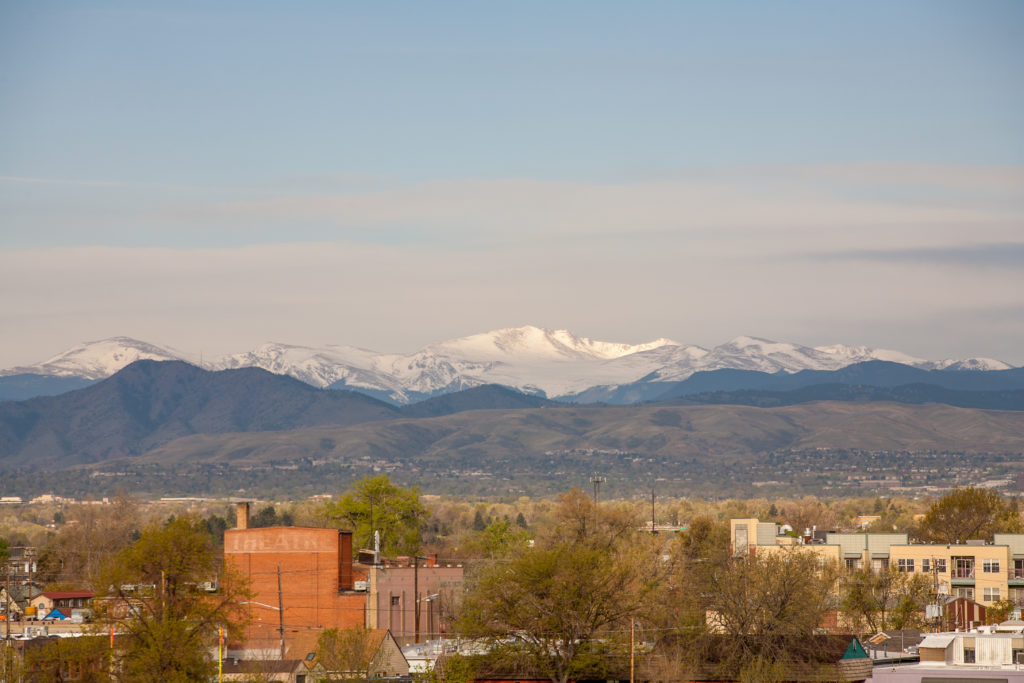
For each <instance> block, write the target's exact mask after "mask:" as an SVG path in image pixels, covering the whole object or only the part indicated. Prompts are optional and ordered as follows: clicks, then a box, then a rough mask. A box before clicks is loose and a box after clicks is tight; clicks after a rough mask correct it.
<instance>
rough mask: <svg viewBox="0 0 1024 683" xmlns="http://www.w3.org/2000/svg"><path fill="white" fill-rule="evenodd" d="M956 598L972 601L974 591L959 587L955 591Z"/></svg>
mask: <svg viewBox="0 0 1024 683" xmlns="http://www.w3.org/2000/svg"><path fill="white" fill-rule="evenodd" d="M956 597H958V598H967V599H968V600H973V599H974V589H973V588H964V587H963V586H961V587H959V588H957V589H956Z"/></svg>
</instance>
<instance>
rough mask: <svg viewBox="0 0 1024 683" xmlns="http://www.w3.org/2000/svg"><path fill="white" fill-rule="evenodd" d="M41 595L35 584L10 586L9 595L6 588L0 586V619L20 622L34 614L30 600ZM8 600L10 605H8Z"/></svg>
mask: <svg viewBox="0 0 1024 683" xmlns="http://www.w3.org/2000/svg"><path fill="white" fill-rule="evenodd" d="M40 593H42V587H41V586H40V585H39V584H37V583H28V584H19V585H12V586H11V587H10V593H8V588H7V586H0V618H4V617H7V616H9V617H10V619H11V621H20V620H21V619H24V618H25V616H26V614H33V615H34V614H35V610H34V609H32V608H30V604H31V601H32V598H33V597H34V596H36V595H39V594H40ZM8 599H9V600H10V604H8Z"/></svg>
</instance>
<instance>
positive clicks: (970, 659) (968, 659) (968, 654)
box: [964, 647, 977, 664]
mask: <svg viewBox="0 0 1024 683" xmlns="http://www.w3.org/2000/svg"><path fill="white" fill-rule="evenodd" d="M976 661H977V660H976V659H975V656H974V648H973V647H965V648H964V664H974V663H975V662H976Z"/></svg>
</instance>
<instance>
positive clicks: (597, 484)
mask: <svg viewBox="0 0 1024 683" xmlns="http://www.w3.org/2000/svg"><path fill="white" fill-rule="evenodd" d="M606 481H608V479H607V478H606V477H601V476H598V475H594V476H593V477H591V478H590V483H591V484H593V485H594V505H595V506H596V505H597V504H598V502H599V501H598V494H599V493H600V491H601V484H603V483H605V482H606Z"/></svg>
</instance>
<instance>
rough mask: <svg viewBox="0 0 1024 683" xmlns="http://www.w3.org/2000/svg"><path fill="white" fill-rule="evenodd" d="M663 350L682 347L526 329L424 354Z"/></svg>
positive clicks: (442, 345) (603, 354)
mask: <svg viewBox="0 0 1024 683" xmlns="http://www.w3.org/2000/svg"><path fill="white" fill-rule="evenodd" d="M662 346H678V344H677V343H676V342H674V341H672V340H670V339H657V340H655V341H652V342H647V343H645V344H617V343H612V342H602V341H595V340H592V339H587V338H586V337H577V336H576V335H575V334H573V333H572V332H570V331H569V330H549V329H546V328H543V327H534V326H532V325H525V326H523V327H506V328H503V329H499V330H492V331H490V332H484V333H481V334H474V335H471V336H469V337H462V338H460V339H453V340H450V341H445V342H439V343H436V344H431V345H430V346H428V347H427V348H426V349H424V351H430V352H434V353H444V354H450V355H456V356H462V357H468V358H473V359H475V360H479V361H488V360H490V361H500V360H503V359H506V358H508V357H519V358H524V357H528V358H534V359H537V360H541V359H548V360H577V359H598V360H610V359H613V358H621V357H622V356H627V355H629V354H632V353H637V352H639V351H647V350H650V349H655V348H659V347H662Z"/></svg>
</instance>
